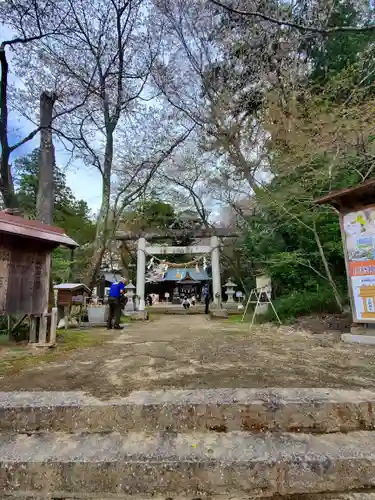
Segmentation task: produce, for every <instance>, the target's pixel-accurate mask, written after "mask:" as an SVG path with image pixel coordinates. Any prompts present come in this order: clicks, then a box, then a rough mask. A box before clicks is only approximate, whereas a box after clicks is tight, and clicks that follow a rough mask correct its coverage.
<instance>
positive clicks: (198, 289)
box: [146, 265, 211, 302]
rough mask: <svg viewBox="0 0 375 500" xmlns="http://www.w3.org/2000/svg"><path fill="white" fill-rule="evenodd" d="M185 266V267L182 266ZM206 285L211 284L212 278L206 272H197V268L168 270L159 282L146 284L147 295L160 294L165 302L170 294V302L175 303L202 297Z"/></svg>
mask: <svg viewBox="0 0 375 500" xmlns="http://www.w3.org/2000/svg"><path fill="white" fill-rule="evenodd" d="M182 266H183V265H182ZM205 283H211V278H210V277H209V275H208V274H207V272H206V271H204V270H199V271H197V270H196V269H195V268H184V267H181V268H180V269H177V268H173V269H168V271H167V272H166V273H165V275H164V276H163V277H161V278H160V279H159V280H158V281H153V282H146V294H149V293H155V294H158V295H159V297H160V300H161V301H162V300H165V294H166V293H168V294H169V298H170V299H169V300H170V301H173V300H176V299H179V300H178V302H179V301H180V299H181V298H182V297H185V296H187V297H192V296H193V295H194V296H195V297H197V298H200V297H201V294H202V288H203V285H204V284H205Z"/></svg>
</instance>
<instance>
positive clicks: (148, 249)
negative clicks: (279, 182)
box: [116, 228, 237, 311]
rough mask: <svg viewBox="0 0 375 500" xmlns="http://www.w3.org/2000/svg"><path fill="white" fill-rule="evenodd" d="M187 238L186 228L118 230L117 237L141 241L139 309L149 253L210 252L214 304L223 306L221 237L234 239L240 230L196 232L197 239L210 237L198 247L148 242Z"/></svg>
mask: <svg viewBox="0 0 375 500" xmlns="http://www.w3.org/2000/svg"><path fill="white" fill-rule="evenodd" d="M179 233H181V236H183V237H186V231H176V230H168V231H165V232H163V233H149V234H147V233H141V234H134V233H124V232H118V233H117V234H116V240H120V241H121V240H122V241H125V240H138V245H137V281H136V295H137V296H138V300H139V310H140V311H144V310H145V273H146V255H150V256H152V255H172V254H195V255H199V254H207V253H211V267H212V291H213V300H214V304H215V305H216V306H217V307H220V306H221V278H220V241H219V236H223V237H227V238H228V237H229V238H233V237H236V236H237V233H233V232H232V231H231V230H229V229H226V228H214V229H202V230H198V231H197V230H195V231H193V233H194V234H193V235H192V236H193V237H194V238H196V239H197V238H207V237H210V245H197V246H193V245H192V246H182V247H178V246H159V245H154V246H152V245H148V243H147V240H151V241H152V240H156V239H158V240H160V239H168V238H171V237H173V238H176V237H178V234H179Z"/></svg>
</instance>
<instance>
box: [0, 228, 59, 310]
mask: <svg viewBox="0 0 375 500" xmlns="http://www.w3.org/2000/svg"><path fill="white" fill-rule="evenodd" d="M52 249H53V246H51V244H48V243H47V244H46V242H39V241H37V240H32V239H28V238H24V237H19V236H13V235H6V234H0V315H7V314H42V313H43V312H44V311H45V308H46V304H48V292H49V265H50V255H51V252H52Z"/></svg>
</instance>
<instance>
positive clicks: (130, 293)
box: [125, 281, 135, 313]
mask: <svg viewBox="0 0 375 500" xmlns="http://www.w3.org/2000/svg"><path fill="white" fill-rule="evenodd" d="M125 290H126V297H127V299H128V300H127V302H126V305H125V313H132V312H134V310H135V307H134V290H135V286H134V285H133V283H132V282H131V281H129V283H128V284H127V285H126V288H125Z"/></svg>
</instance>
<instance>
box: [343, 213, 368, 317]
mask: <svg viewBox="0 0 375 500" xmlns="http://www.w3.org/2000/svg"><path fill="white" fill-rule="evenodd" d="M342 225H343V232H344V239H345V250H346V252H345V253H346V259H347V268H348V273H349V286H350V287H351V292H352V297H353V304H352V307H353V319H354V321H357V322H359V323H372V322H375V206H371V207H367V208H364V209H362V210H358V211H355V212H350V213H348V214H345V215H343V218H342Z"/></svg>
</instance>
